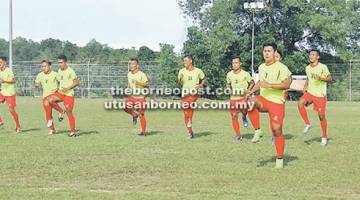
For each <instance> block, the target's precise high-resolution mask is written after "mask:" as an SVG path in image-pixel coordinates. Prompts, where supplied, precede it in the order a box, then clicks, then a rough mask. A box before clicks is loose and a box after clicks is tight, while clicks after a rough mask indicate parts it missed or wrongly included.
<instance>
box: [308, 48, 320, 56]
mask: <svg viewBox="0 0 360 200" xmlns="http://www.w3.org/2000/svg"><path fill="white" fill-rule="evenodd" d="M312 51H315V52H316V53H317V54H318V55H319V56H320V51H319V50H317V49H311V50H310V51H309V53H310V52H312Z"/></svg>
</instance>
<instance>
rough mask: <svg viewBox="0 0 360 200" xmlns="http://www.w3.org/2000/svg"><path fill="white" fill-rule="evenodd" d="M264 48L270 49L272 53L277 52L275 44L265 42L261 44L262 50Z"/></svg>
mask: <svg viewBox="0 0 360 200" xmlns="http://www.w3.org/2000/svg"><path fill="white" fill-rule="evenodd" d="M265 47H272V48H273V49H274V51H277V45H276V44H275V42H265V43H264V44H263V48H265Z"/></svg>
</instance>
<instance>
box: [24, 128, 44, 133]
mask: <svg viewBox="0 0 360 200" xmlns="http://www.w3.org/2000/svg"><path fill="white" fill-rule="evenodd" d="M40 130H41V129H40V128H31V129H25V130H21V132H22V133H27V132H31V131H40Z"/></svg>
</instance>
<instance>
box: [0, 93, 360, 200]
mask: <svg viewBox="0 0 360 200" xmlns="http://www.w3.org/2000/svg"><path fill="white" fill-rule="evenodd" d="M104 101H105V100H87V99H78V100H77V103H76V108H75V114H76V118H77V127H78V128H79V129H80V130H81V132H82V134H81V135H80V136H79V137H77V138H68V137H67V136H66V133H67V132H64V131H65V130H67V128H68V122H67V120H65V121H64V122H62V123H56V126H57V129H58V131H59V132H60V133H59V134H57V135H55V136H50V135H48V134H47V133H48V131H47V129H46V127H45V126H46V123H45V122H44V112H43V110H42V107H41V104H40V99H33V98H18V107H17V110H18V112H19V115H20V119H21V123H22V126H23V130H24V131H23V133H22V134H21V135H16V134H15V132H14V130H13V129H14V124H13V121H12V119H11V116H10V114H9V113H8V111H7V107H6V106H5V105H0V114H1V115H2V116H3V118H4V122H5V125H4V126H3V127H1V128H0V153H1V154H0V199H147V200H148V199H150V200H151V199H154V200H161V199H191V200H193V199H224V200H232V199H266V200H269V199H360V167H359V166H360V159H359V152H360V145H359V142H360V128H359V125H358V123H359V121H360V117H359V114H358V112H359V110H360V109H359V108H360V104H359V103H347V102H329V104H328V121H329V138H330V141H329V145H328V146H327V147H322V146H320V144H319V143H320V132H321V130H320V125H319V122H318V119H317V117H316V115H315V113H314V112H312V111H311V112H309V115H310V118H311V120H312V122H313V128H312V129H311V131H310V134H309V135H307V136H304V135H303V134H302V129H303V122H302V120H301V118H300V117H299V114H298V112H297V108H296V104H295V103H293V102H288V103H287V108H286V118H285V127H284V130H285V131H284V132H285V134H286V137H287V146H286V152H285V154H286V157H285V159H286V160H285V168H284V169H282V170H276V169H274V161H275V157H274V156H275V149H274V146H273V145H271V135H270V133H269V129H268V127H269V123H268V117H267V115H266V114H263V115H262V118H261V119H262V126H263V130H264V132H265V133H267V134H265V136H264V137H263V139H262V141H261V142H260V143H257V144H252V143H251V142H250V140H251V137H252V133H253V130H252V128H243V127H242V134H243V135H244V136H245V139H244V140H243V141H242V142H239V143H235V142H233V141H232V139H231V137H232V135H233V130H232V127H231V118H230V114H229V113H228V112H227V111H198V112H195V116H194V130H195V133H196V135H195V136H196V137H195V138H194V140H191V141H190V140H187V139H186V131H185V127H184V125H183V121H182V119H183V113H182V112H181V111H149V112H147V121H148V130H149V131H150V133H151V134H150V135H149V136H148V137H146V138H144V137H139V136H136V135H135V134H134V130H132V129H131V126H130V124H131V123H130V121H131V119H130V117H129V116H128V115H126V114H125V113H124V112H122V111H105V110H104V108H103V103H104Z"/></svg>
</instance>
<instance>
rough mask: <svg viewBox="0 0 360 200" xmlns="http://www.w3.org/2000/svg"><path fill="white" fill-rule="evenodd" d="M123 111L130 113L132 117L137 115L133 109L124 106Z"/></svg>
mask: <svg viewBox="0 0 360 200" xmlns="http://www.w3.org/2000/svg"><path fill="white" fill-rule="evenodd" d="M124 111H125V112H126V113H128V114H130V115H131V116H133V117H136V116H137V115H138V114H137V113H136V112H135V111H134V110H131V109H128V108H125V109H124Z"/></svg>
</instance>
